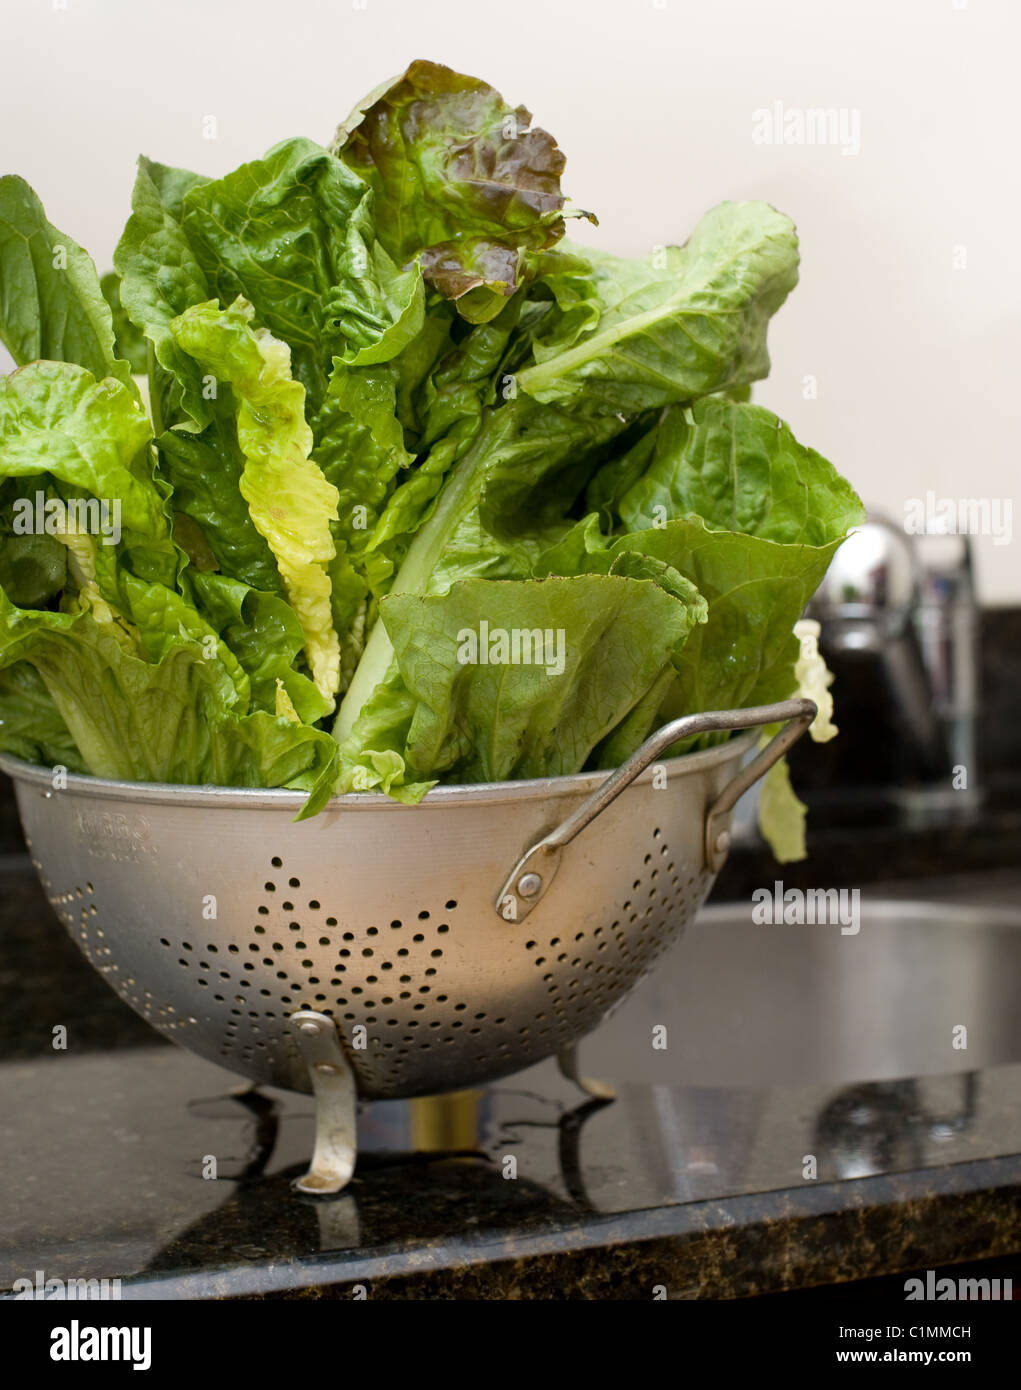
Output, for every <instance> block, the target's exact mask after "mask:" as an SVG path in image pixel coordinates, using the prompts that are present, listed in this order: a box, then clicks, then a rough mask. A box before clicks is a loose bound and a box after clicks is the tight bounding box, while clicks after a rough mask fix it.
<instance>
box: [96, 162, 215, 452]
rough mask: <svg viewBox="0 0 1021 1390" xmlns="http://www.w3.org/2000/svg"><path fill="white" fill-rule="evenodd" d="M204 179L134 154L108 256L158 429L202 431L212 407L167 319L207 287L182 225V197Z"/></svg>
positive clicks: (198, 373)
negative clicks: (123, 213)
mask: <svg viewBox="0 0 1021 1390" xmlns="http://www.w3.org/2000/svg"><path fill="white" fill-rule="evenodd" d="M203 181H204V180H203V179H202V178H200V176H199V175H198V174H192V173H189V172H188V170H187V169H173V168H170V167H169V166H167V165H165V164H157V163H156V162H155V161H154V160H151V159H146V158H145V156H144V155H142V156H139V160H138V173H137V175H136V177H135V187H134V191H133V192H132V195H131V207H132V214H131V217H130V218H129V219H128V223H127V226H126V227H125V228H124V231H123V233H122V235H121V239H120V241H119V242H118V243H117V249H116V250H115V251H114V253H113V263H114V269H115V270H116V271H117V274H118V275H119V276H120V301H121V305H122V307H123V309H124V312H125V313H126V315H127V317H128V319H129V320H130V321H131V323H133V324H134V325H135V327H136V328H137V329H138V330H139V331H140V332H141V333H143V334H144V335H145V337H146V338H147V339H148V341H149V344H150V347H151V353H152V358H151V364H150V376H149V396H150V402H151V405H152V409H153V418H154V421H155V424H156V429H157V431H160V430H162V429H163V427H164V426H168V425H172V424H174V423H176V422H177V421H178V419H179V418H180V419H183V420H184V421H185V422H186V423H187V424H188V425H189V426H190V427H192V428H200V429H201V428H204V427H205V426H206V425H207V424H208V423H209V421H210V418H211V414H212V412H211V409H210V406H209V402H208V398H207V396H206V393H205V390H204V383H203V380H202V373H201V371H200V369H199V367H198V365H197V363H196V362H194V361H193V360H192V359H191V358H190V357H189V356H188V355H187V353H185V352H182V350H181V348H180V347H179V346H178V345H177V343H176V342H175V341H174V336H173V334H172V333H171V331H170V324H171V320H173V319H174V318H176V317H177V315H178V314H181V313H183V312H184V310H185V309H187V308H188V306H189V305H191V304H197V303H200V302H201V301H202V300H205V299H208V298H209V286H208V284H207V282H206V278H205V275H204V273H203V271H202V268H201V267H200V265H199V263H198V261H197V259H196V257H195V252H194V250H193V249H192V247H191V245H190V243H189V241H188V237H187V235H186V234H185V232H184V230H183V229H182V226H181V215H182V210H183V199H184V195H185V193H186V192H187V191H188V190H189V189H191V188H195V187H197V186H198V185H199V184H201V183H202V182H203Z"/></svg>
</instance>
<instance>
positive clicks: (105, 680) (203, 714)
mask: <svg viewBox="0 0 1021 1390" xmlns="http://www.w3.org/2000/svg"><path fill="white" fill-rule="evenodd" d="M21 661H25V662H28V663H30V664H31V666H32V667H33V668H34V669H35V670H36V672H37V673H38V675H39V676H40V677H41V679H42V681H43V683H44V685H45V687H46V689H47V691H48V692H49V695H50V697H51V699H52V702H53V705H54V706H55V708H56V710H57V711H58V712H59V715H60V717H61V719H62V720H63V721H64V724H65V726H66V728H67V730H68V731H69V734H70V736H71V738H72V739H73V740H74V744H75V746H76V747H77V749H78V753H79V758H80V765H83V766H84V767H85V768H86V769H87V770H88V771H89V772H90V773H91V774H92V775H93V776H96V777H114V778H123V779H125V780H128V781H137V782H171V783H184V784H191V785H197V784H202V783H211V784H214V785H217V786H237V787H292V788H295V789H298V790H301V791H306V792H308V793H309V798H308V800H307V802H306V804H305V806H304V808H303V811H302V814H313V813H314V812H315V811H316V810H318V809H321V807H322V806H323V805H324V804H325V802H326V801H327V800H328V799H329V796H330V793H331V788H332V785H333V781H334V778H335V773H336V761H337V748H336V744H335V743H334V741H333V740H332V739H331V738H330V737H329V735H328V734H324V733H322V732H321V731H320V730H317V729H314V728H310V727H308V726H307V725H304V724H293V723H291V722H290V721H289V720H287V719H286V718H279V719H278V718H275V717H273V716H272V715H269V714H266V713H264V712H263V711H255V712H254V713H251V714H236V713H234V712H233V710H234V707H235V705H236V703H237V692H236V689H235V687H234V684H233V682H232V681H231V679H230V676H229V674H228V673H227V671H226V670H225V668H224V667H223V665H222V664H221V662H220V661H218V660H207V659H206V658H205V656H204V655H203V651H202V647H201V645H200V644H199V643H197V642H193V641H190V640H183V639H182V640H178V641H176V642H171V643H169V644H168V646H167V649H166V651H165V652H164V654H163V656H162V657H161V659H160V660H158V661H155V662H153V661H148V660H145V659H144V658H143V657H142V656H140V655H136V654H135V653H133V652H132V651H130V650H128V649H127V648H126V646H125V644H124V642H123V640H122V634H120V633H119V632H118V631H117V630H116V629H115V625H114V624H113V623H112V622H110V621H109V620H103V619H102V618H97V617H96V616H94V614H93V612H91V611H87V612H83V613H79V614H69V613H52V612H43V613H40V612H33V613H25V612H22V611H21V610H19V609H17V608H15V607H14V605H12V604H11V603H10V601H9V600H8V598H7V596H6V595H5V594H3V593H2V592H0V671H2V669H3V668H5V667H8V666H13V665H14V664H15V663H18V662H21ZM51 722H52V721H51ZM34 737H36V738H38V737H39V735H38V734H35V735H34ZM51 751H54V750H51ZM61 751H62V750H61ZM64 761H65V762H66V759H65V760H64ZM67 765H68V766H70V764H67Z"/></svg>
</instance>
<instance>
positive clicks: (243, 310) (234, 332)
mask: <svg viewBox="0 0 1021 1390" xmlns="http://www.w3.org/2000/svg"><path fill="white" fill-rule="evenodd" d="M253 312H254V311H253V309H252V306H251V305H250V304H247V303H245V301H244V300H242V299H238V300H236V301H235V302H234V304H232V305H231V307H230V308H229V309H221V308H220V306H219V305H218V304H217V303H216V302H215V300H214V301H210V302H209V303H206V304H199V305H195V306H193V307H192V308H191V309H188V310H186V311H185V312H184V313H183V314H182V315H180V317H178V318H176V319H174V320H173V321H172V323H171V331H172V333H173V335H174V339H175V341H176V342H177V343H178V344H179V345H180V346H181V347H182V348H183V349H184V351H185V352H187V353H188V354H189V355H190V356H192V357H194V358H195V359H196V361H199V362H201V364H202V365H203V367H204V368H205V369H206V370H207V371H210V372H213V373H214V374H215V375H216V376H217V378H221V379H222V380H223V381H225V382H227V383H228V384H229V385H230V386H231V388H232V389H233V391H234V395H235V398H236V400H237V404H238V412H237V429H238V443H239V445H240V447H241V451H242V453H243V454H244V459H245V463H244V469H243V471H242V473H241V477H240V480H239V488H240V491H241V495H242V496H243V497H244V499H245V501H246V502H247V503H248V510H249V513H250V515H251V518H252V521H253V523H254V524H255V527H256V529H257V530H258V531H259V533H260V535H262V536H264V537H265V539H266V541H267V543H268V545H269V548H270V550H271V551H272V552H273V555H274V557H275V559H276V563H277V568H278V569H279V571H280V576H281V578H282V579H283V582H284V587H285V589H286V591H287V597H288V599H289V601H290V604H291V607H292V608H293V609H294V611H295V613H296V614H297V617H298V621H299V623H300V624H301V629H302V632H303V633H304V635H305V652H306V655H307V657H308V663H309V668H310V670H311V672H312V678H313V680H314V681H315V684H316V687H317V688H318V690H319V692H320V694H321V695H322V696H323V698H324V700H326V701H327V703H328V705H329V706H330V707H331V708H332V704H333V699H334V696H335V695H336V694H337V691H338V689H339V687H340V640H339V638H338V636H337V633H336V631H335V629H334V627H333V616H332V612H331V607H330V588H331V586H330V576H329V573H328V569H327V566H328V565H329V562H330V561H331V560H333V559H334V556H335V553H336V552H335V547H334V543H333V538H332V536H331V534H330V521H331V520H335V519H336V515H337V489H336V488H335V487H334V486H333V485H332V484H331V483H328V482H327V481H326V479H325V478H324V477H323V475H322V471H321V469H320V468H319V466H318V464H316V463H315V462H314V461H313V460H312V458H311V457H310V455H311V450H312V431H311V429H310V428H309V426H308V424H307V423H306V421H305V414H304V404H305V391H304V388H303V387H302V385H301V384H300V382H297V381H295V380H294V379H293V378H292V377H291V372H290V355H289V353H288V350H287V345H286V344H285V343H281V342H279V341H278V340H277V339H275V338H273V337H272V336H271V335H270V334H269V333H268V332H267V331H266V330H265V329H256V328H253V327H252V322H251V321H252V317H253Z"/></svg>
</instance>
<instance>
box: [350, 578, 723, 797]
mask: <svg viewBox="0 0 1021 1390" xmlns="http://www.w3.org/2000/svg"><path fill="white" fill-rule="evenodd" d="M683 592H684V594H685V597H684V598H682V597H680V596H679V595H678V594H677V593H675V592H671V591H670V590H669V589H668V588H666V587H663V586H661V585H660V584H658V583H656V582H653V581H651V580H649V579H645V578H643V579H635V578H628V577H624V576H622V575H608V576H594V575H589V576H582V577H579V578H573V579H548V580H544V581H534V580H528V581H524V582H514V581H510V582H491V581H487V580H476V579H469V580H464V581H461V582H459V583H457V584H455V585H454V586H453V587H452V588H451V589H450V590H449V591H448V592H447V593H445V594H438V595H429V596H426V597H421V596H418V595H414V594H408V593H402V594H391V595H390V596H389V597H387V598H385V599H383V600H382V602H381V603H380V620H381V622H382V623H383V625H384V626H385V627H386V630H387V634H388V636H389V638H390V642H391V643H392V646H393V651H394V661H395V664H396V670H395V671H391V672H390V673H388V677H387V679H385V680H384V681H383V682H382V683H381V684H380V685H379V687H378V688H377V689H376V690H375V691H374V693H373V696H372V698H371V699H370V701H369V702H368V704H367V706H366V708H365V710H364V712H363V716H362V717H360V718H359V720H357V721H356V723H355V725H354V728H353V729H352V731H351V734H350V736H349V738H348V739H347V741H346V742H345V744H344V746H343V748H342V750H341V783H340V785H341V787H342V788H344V787H350V786H354V785H360V786H365V785H367V784H369V785H371V784H372V778H373V776H380V772H381V770H382V776H381V777H380V780H381V781H382V780H384V779H388V781H387V784H388V789H389V790H391V792H392V791H393V789H394V787H395V786H397V785H400V784H401V783H404V784H411V785H414V786H418V787H423V786H424V785H425V784H426V783H427V782H428V781H430V780H432V779H434V778H437V777H442V778H443V780H444V781H446V782H490V781H502V780H504V779H507V778H521V777H546V776H557V775H560V774H563V773H569V772H577V771H578V770H580V769H581V768H582V767H583V766H584V765H585V763H586V761H587V760H588V758H589V756H590V754H591V753H592V751H593V749H594V748H595V747H596V746H597V745H598V744H599V743H600V742H601V741H602V739H604V738H605V737H606V736H607V735H608V734H609V733H610V732H611V730H613V729H614V728H615V727H617V726H618V725H619V724H620V723H621V721H622V720H624V719H625V718H626V716H627V715H628V714H629V713H630V712H631V711H632V710H633V709H634V708H635V706H636V705H638V704H639V702H640V701H641V700H642V698H643V696H645V694H646V693H647V691H648V690H649V688H650V687H651V686H653V685H654V684H655V683H656V682H657V681H658V679H659V678H660V676H661V674H662V672H663V671H664V669H666V668H669V667H670V665H671V663H672V661H673V659H674V658H675V656H676V654H677V652H678V651H679V650H680V649H681V648H682V647H683V644H684V642H685V639H686V638H687V637H688V634H689V632H690V631H691V629H692V627H693V626H694V625H696V624H697V623H698V622H699V621H700V620H701V618H703V617H704V604H702V603H701V600H700V599H699V596H698V595H697V594H696V593H695V592H694V590H693V589H691V587H690V586H684V588H683ZM501 641H505V642H506V644H507V647H506V651H501V649H500V647H499V645H498V644H499V643H500V642H501ZM515 641H516V642H517V647H516V648H515V647H514V645H513V644H514V642H515ZM493 644H496V645H493ZM515 651H516V652H517V656H518V660H517V662H515V661H514V655H515ZM483 658H486V659H485V660H483ZM522 658H527V659H522ZM646 715H647V720H648V721H651V720H652V718H653V717H654V715H655V709H651V710H646ZM647 733H648V727H644V728H643V727H640V726H637V725H636V726H634V728H633V736H634V739H635V742H636V746H637V743H638V742H640V741H641V739H642V738H643V737H644V736H645V735H646V734H647ZM398 759H399V760H400V761H399V762H398V761H397V760H398Z"/></svg>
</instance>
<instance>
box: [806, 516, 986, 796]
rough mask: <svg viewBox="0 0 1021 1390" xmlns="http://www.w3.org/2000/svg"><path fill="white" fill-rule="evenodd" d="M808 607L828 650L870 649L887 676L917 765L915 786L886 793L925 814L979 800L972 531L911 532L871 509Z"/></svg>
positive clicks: (912, 781) (849, 652)
mask: <svg viewBox="0 0 1021 1390" xmlns="http://www.w3.org/2000/svg"><path fill="white" fill-rule="evenodd" d="M808 611H809V615H810V616H812V617H814V618H816V619H818V621H819V622H820V624H821V628H822V631H821V639H820V640H821V645H822V647H823V650H824V651H828V652H829V653H831V654H832V655H833V656H836V655H837V654H847V655H851V656H853V655H855V654H858V653H861V654H863V655H865V654H868V655H870V656H872V657H873V658H875V660H876V661H877V664H878V667H879V669H880V670H881V671H882V673H883V676H884V678H885V682H886V687H887V690H888V692H889V695H890V698H891V701H892V713H893V716H894V719H895V721H896V723H897V726H898V729H899V732H900V735H901V737H902V738H903V739H904V740H905V741H906V744H907V749H908V751H909V752H910V755H911V756H910V765H911V767H912V776H911V779H910V784H909V785H901V786H894V787H890V788H889V789H888V790H889V791H890V793H891V794H892V795H893V797H894V798H895V799H896V800H897V801H898V802H900V803H901V804H902V805H904V806H906V807H907V808H909V809H917V810H919V811H924V810H925V809H927V808H937V807H944V808H947V809H958V810H960V809H963V808H964V807H966V806H967V807H970V806H972V805H973V804H974V803H975V801H976V799H977V797H978V791H979V788H978V768H977V765H976V763H977V759H976V738H975V733H976V724H977V716H978V689H979V680H978V616H979V614H978V607H977V603H976V599H975V587H974V582H973V576H972V560H971V546H970V542H969V540H968V537H967V536H964V535H931V534H927V535H919V536H909V535H907V534H906V533H905V532H904V530H903V529H902V528H900V527H898V526H896V525H894V524H893V523H892V522H890V521H887V520H886V519H885V518H883V517H881V516H877V515H875V514H872V513H870V514H869V515H868V518H867V520H866V522H865V524H864V525H863V526H860V527H858V528H857V530H856V531H854V532H853V533H852V534H851V535H850V536H849V537H848V539H847V540H846V541H845V542H844V544H843V545H842V546H841V547H840V549H839V550H838V551H837V553H836V554H835V556H834V557H833V561H832V563H831V565H830V567H829V570H828V571H827V573H826V577H825V579H824V580H823V582H822V584H821V586H820V588H819V591H818V593H817V594H816V595H815V597H814V598H813V600H812V603H811V604H810V606H809V610H808ZM839 722H840V721H839V718H838V723H839Z"/></svg>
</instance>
